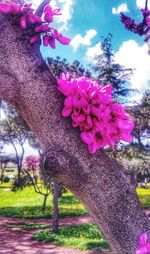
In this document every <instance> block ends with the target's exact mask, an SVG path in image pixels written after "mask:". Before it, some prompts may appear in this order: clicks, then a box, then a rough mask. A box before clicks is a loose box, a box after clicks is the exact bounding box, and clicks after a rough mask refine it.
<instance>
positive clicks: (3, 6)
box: [0, 3, 11, 13]
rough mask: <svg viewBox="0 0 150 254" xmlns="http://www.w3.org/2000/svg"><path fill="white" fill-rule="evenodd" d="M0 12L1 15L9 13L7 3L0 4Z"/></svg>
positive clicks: (9, 8)
mask: <svg viewBox="0 0 150 254" xmlns="http://www.w3.org/2000/svg"><path fill="white" fill-rule="evenodd" d="M0 12H2V13H10V12H11V5H10V4H7V3H0Z"/></svg>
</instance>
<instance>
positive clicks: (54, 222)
mask: <svg viewBox="0 0 150 254" xmlns="http://www.w3.org/2000/svg"><path fill="white" fill-rule="evenodd" d="M53 184H54V189H53V218H52V232H53V233H57V232H58V229H59V207H58V199H59V189H60V185H59V183H58V182H57V181H56V180H53Z"/></svg>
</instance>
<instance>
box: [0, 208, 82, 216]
mask: <svg viewBox="0 0 150 254" xmlns="http://www.w3.org/2000/svg"><path fill="white" fill-rule="evenodd" d="M84 214H87V212H86V211H84V210H83V209H78V210H75V209H67V208H61V207H60V214H59V217H60V218H65V217H71V216H80V215H84ZM0 216H3V217H14V218H25V219H36V218H37V219H38V218H52V208H51V207H47V208H46V210H45V211H42V210H41V206H34V207H30V206H22V207H9V206H8V207H3V208H0Z"/></svg>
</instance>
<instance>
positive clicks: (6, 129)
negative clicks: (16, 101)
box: [0, 104, 29, 180]
mask: <svg viewBox="0 0 150 254" xmlns="http://www.w3.org/2000/svg"><path fill="white" fill-rule="evenodd" d="M4 110H5V114H6V119H5V120H3V121H2V122H1V124H0V139H1V140H3V142H4V144H11V145H12V146H13V148H14V154H15V157H16V158H14V157H13V158H12V160H13V162H16V164H17V170H18V180H19V178H20V174H21V169H22V163H23V158H24V153H25V150H24V143H25V141H26V140H27V138H28V133H29V129H28V127H27V125H26V123H25V122H24V120H23V119H22V118H21V116H20V115H19V113H18V112H17V111H16V110H15V109H14V108H13V107H12V106H10V105H8V104H7V106H6V104H5V108H4ZM17 145H19V149H17ZM9 160H10V159H9Z"/></svg>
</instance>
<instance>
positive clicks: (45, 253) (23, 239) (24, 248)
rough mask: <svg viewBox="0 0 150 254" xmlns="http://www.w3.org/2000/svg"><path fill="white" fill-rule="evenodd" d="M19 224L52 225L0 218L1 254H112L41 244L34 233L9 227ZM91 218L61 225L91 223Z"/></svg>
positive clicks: (81, 218) (44, 221) (36, 221)
mask: <svg viewBox="0 0 150 254" xmlns="http://www.w3.org/2000/svg"><path fill="white" fill-rule="evenodd" d="M19 222H32V223H50V220H48V219H35V220H25V219H24V220H23V219H18V218H6V217H0V254H6V253H7V254H95V253H96V254H110V252H105V253H104V252H94V251H79V250H76V249H71V248H64V247H59V246H56V245H54V244H51V243H41V242H37V241H35V240H32V239H31V237H32V234H33V233H35V232H36V231H35V230H32V231H22V230H20V229H16V228H15V227H14V228H13V227H11V228H10V227H8V225H9V223H11V224H13V223H14V225H15V224H16V223H19ZM91 222H92V220H91V218H90V217H89V216H79V217H72V218H66V219H60V225H63V226H70V225H79V224H82V223H91Z"/></svg>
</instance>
